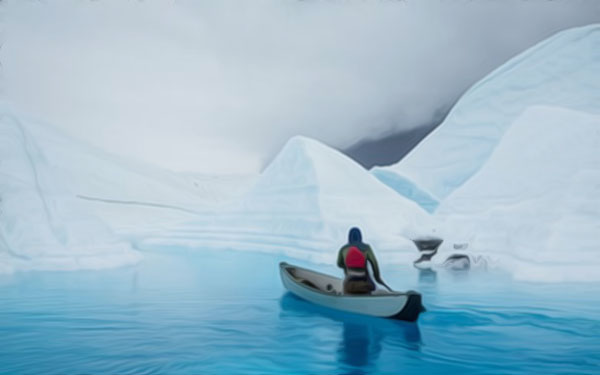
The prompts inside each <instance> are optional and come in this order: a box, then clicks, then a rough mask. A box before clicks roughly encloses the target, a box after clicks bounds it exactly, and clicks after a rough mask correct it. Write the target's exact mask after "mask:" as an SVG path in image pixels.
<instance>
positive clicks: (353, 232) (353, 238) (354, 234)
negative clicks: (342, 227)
mask: <svg viewBox="0 0 600 375" xmlns="http://www.w3.org/2000/svg"><path fill="white" fill-rule="evenodd" d="M348 242H349V243H360V242H362V234H361V233H360V229H358V228H356V227H354V228H352V229H350V232H348Z"/></svg>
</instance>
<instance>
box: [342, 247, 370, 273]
mask: <svg viewBox="0 0 600 375" xmlns="http://www.w3.org/2000/svg"><path fill="white" fill-rule="evenodd" d="M346 267H347V268H360V269H366V268H367V258H366V257H365V254H363V253H362V251H360V250H359V249H358V247H356V246H352V247H350V249H348V253H346Z"/></svg>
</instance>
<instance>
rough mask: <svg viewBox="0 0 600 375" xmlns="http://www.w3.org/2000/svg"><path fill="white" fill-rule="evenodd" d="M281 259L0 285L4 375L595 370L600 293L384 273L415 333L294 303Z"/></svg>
mask: <svg viewBox="0 0 600 375" xmlns="http://www.w3.org/2000/svg"><path fill="white" fill-rule="evenodd" d="M281 260H285V261H288V262H291V263H298V262H294V261H291V260H289V259H285V258H282V257H275V256H268V255H252V254H238V253H229V254H222V253H221V254H219V253H212V252H207V253H205V254H204V255H202V254H198V253H182V252H174V253H173V254H147V255H146V259H145V261H144V262H143V263H142V264H140V265H139V266H136V267H131V268H124V269H118V270H110V271H95V272H89V271H87V272H64V273H52V272H37V273H22V274H17V275H13V276H2V277H0V348H1V349H0V373H6V374H33V373H36V374H83V373H86V374H92V373H93V374H239V373H246V374H365V373H369V374H372V373H379V374H381V373H389V374H400V373H402V374H411V373H414V374H420V373H429V374H431V373H449V372H452V373H462V374H469V373H473V374H499V373H503V374H511V373H515V374H516V373H519V374H532V373H537V374H578V373H587V374H598V373H600V297H599V296H600V293H599V292H600V286H599V285H584V284H572V285H544V284H527V283H517V282H513V281H511V280H510V279H508V278H506V277H502V276H498V275H496V276H492V275H489V274H472V275H469V274H464V273H463V274H450V273H437V274H419V273H418V271H417V270H414V269H410V268H402V267H388V268H384V277H385V279H386V280H387V281H388V283H389V284H391V285H392V286H394V287H396V288H397V289H416V290H419V291H421V292H422V293H423V295H424V303H425V305H426V307H427V309H428V312H426V313H425V314H423V315H422V316H421V318H420V320H419V323H418V324H411V323H402V322H396V321H389V320H383V319H376V318H368V317H362V316H358V315H353V314H344V313H338V312H333V311H330V310H327V309H324V308H319V307H315V306H312V305H310V304H308V303H306V302H304V301H301V300H299V299H296V298H295V297H293V296H291V295H289V294H286V293H285V291H284V290H283V288H282V286H281V282H280V280H279V274H278V267H277V264H278V262H279V261H281ZM313 267H314V266H313ZM319 269H320V270H324V271H326V272H331V273H337V272H339V271H338V270H336V269H335V268H334V267H329V268H328V267H319Z"/></svg>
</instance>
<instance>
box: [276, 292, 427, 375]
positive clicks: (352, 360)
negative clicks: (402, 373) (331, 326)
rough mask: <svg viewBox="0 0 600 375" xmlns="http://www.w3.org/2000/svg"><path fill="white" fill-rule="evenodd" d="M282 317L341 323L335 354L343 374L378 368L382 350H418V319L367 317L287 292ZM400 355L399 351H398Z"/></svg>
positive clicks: (282, 302) (419, 345)
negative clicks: (319, 303) (322, 319)
mask: <svg viewBox="0 0 600 375" xmlns="http://www.w3.org/2000/svg"><path fill="white" fill-rule="evenodd" d="M281 308H282V312H281V315H280V317H281V318H283V319H287V318H293V319H307V318H311V317H313V318H328V319H331V320H332V323H338V324H340V325H341V328H342V331H341V337H340V341H339V344H338V346H337V352H336V357H337V359H338V362H339V364H340V372H339V373H343V374H366V373H374V372H376V370H377V360H378V359H379V357H380V355H381V353H382V351H383V350H386V351H388V350H389V351H390V352H393V353H395V359H396V360H401V358H398V357H397V355H398V354H400V353H403V352H404V353H406V352H407V350H408V351H419V350H420V347H421V333H420V331H419V326H418V324H417V323H408V322H403V321H398V320H391V319H383V318H375V317H369V316H364V315H359V314H353V313H347V312H343V311H336V310H333V309H329V308H326V307H322V306H318V305H315V304H312V303H310V302H307V301H305V300H303V299H300V298H298V297H296V296H294V295H293V294H291V293H286V294H285V295H283V297H282V298H281ZM400 355H401V354H400Z"/></svg>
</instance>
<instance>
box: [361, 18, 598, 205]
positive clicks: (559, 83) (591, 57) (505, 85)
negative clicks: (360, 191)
mask: <svg viewBox="0 0 600 375" xmlns="http://www.w3.org/2000/svg"><path fill="white" fill-rule="evenodd" d="M599 103H600V26H599V25H591V26H586V27H581V28H575V29H571V30H567V31H564V32H561V33H559V34H557V35H555V36H554V37H551V38H549V39H548V40H546V41H544V42H541V43H540V44H538V45H537V46H535V47H532V48H531V49H529V50H527V51H525V52H523V53H521V54H520V55H518V56H517V57H515V58H513V59H512V60H510V61H509V62H507V63H506V64H504V65H502V66H501V67H499V68H498V69H496V70H495V71H494V72H492V73H491V74H490V75H488V76H487V77H485V78H484V79H482V80H481V81H479V82H478V83H477V84H475V85H474V86H473V87H472V88H471V89H470V90H468V91H467V93H465V94H464V95H463V97H462V98H461V99H460V100H459V101H458V103H457V104H456V105H455V106H454V108H453V109H452V110H451V111H450V113H449V114H448V116H447V117H446V119H445V120H444V122H443V123H442V124H441V125H440V126H439V127H437V128H436V129H435V130H434V131H433V132H432V133H431V134H429V136H427V137H426V138H425V139H424V140H423V141H422V142H421V143H420V144H419V145H417V147H415V149H413V150H412V151H411V152H410V153H409V154H408V155H407V156H406V157H405V158H404V159H402V160H401V161H400V162H398V163H397V164H395V165H392V166H389V167H383V168H373V170H372V173H373V174H374V175H375V176H377V177H378V178H379V179H380V180H381V181H383V182H384V183H387V184H388V185H389V186H391V187H392V188H394V189H395V190H397V191H398V192H400V193H401V194H403V195H405V196H407V197H409V198H411V199H413V200H415V201H417V202H419V203H420V204H421V205H422V206H423V207H425V208H427V209H428V210H430V211H434V210H435V208H436V207H437V204H438V203H439V202H440V201H442V200H443V199H444V198H445V197H447V196H448V195H449V194H450V193H451V192H452V191H454V190H455V189H457V188H458V187H460V186H461V185H462V184H463V183H464V182H465V181H467V180H468V179H469V178H470V177H471V176H472V175H473V174H474V173H476V172H477V171H478V170H479V169H480V168H481V167H482V166H483V165H485V163H486V162H487V160H488V158H489V157H490V155H491V154H492V152H493V151H494V149H495V147H496V146H497V145H498V144H499V142H500V141H501V139H502V137H503V136H504V133H505V132H506V131H507V130H508V129H509V128H510V126H511V125H512V124H513V122H514V121H515V119H516V118H517V117H519V116H520V115H521V114H522V113H523V111H525V110H526V109H527V108H528V107H530V106H534V105H545V106H560V107H564V108H570V109H573V110H577V111H581V112H584V113H595V114H598V113H600V105H599ZM541 131H544V130H543V129H542V130H541Z"/></svg>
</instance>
